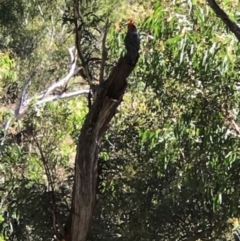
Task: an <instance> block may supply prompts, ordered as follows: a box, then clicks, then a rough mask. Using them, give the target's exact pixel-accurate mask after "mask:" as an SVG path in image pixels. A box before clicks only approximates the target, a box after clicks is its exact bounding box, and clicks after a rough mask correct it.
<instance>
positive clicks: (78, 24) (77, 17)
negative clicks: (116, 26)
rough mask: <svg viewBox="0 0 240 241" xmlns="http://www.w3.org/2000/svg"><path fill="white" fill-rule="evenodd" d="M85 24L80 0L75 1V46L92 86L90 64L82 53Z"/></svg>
mask: <svg viewBox="0 0 240 241" xmlns="http://www.w3.org/2000/svg"><path fill="white" fill-rule="evenodd" d="M82 24H84V23H83V18H82V14H81V12H80V9H79V0H74V25H75V31H76V36H75V45H76V48H77V52H78V56H79V58H80V60H81V62H82V67H83V71H84V74H85V75H86V77H87V81H88V83H89V84H90V86H92V78H91V74H90V71H89V68H88V64H87V61H85V59H84V56H83V53H82V48H81V46H80V42H81V35H82V32H81V25H82Z"/></svg>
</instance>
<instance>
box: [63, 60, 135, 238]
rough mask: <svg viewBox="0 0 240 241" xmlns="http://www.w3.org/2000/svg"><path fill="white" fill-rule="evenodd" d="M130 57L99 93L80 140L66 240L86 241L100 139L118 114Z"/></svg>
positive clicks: (94, 201) (121, 63)
mask: <svg viewBox="0 0 240 241" xmlns="http://www.w3.org/2000/svg"><path fill="white" fill-rule="evenodd" d="M128 63H129V59H128V56H124V57H121V58H120V59H119V61H118V63H117V65H116V67H114V69H113V70H112V72H111V74H110V76H109V78H108V79H107V80H106V81H105V82H104V83H103V84H102V85H101V86H100V87H99V91H98V93H97V96H96V98H95V101H94V102H93V105H92V106H91V108H90V110H89V113H88V115H87V116H86V119H85V122H84V124H83V127H82V130H81V134H80V136H79V139H78V146H77V155H76V161H75V178H74V185H73V197H72V207H71V214H70V216H69V222H68V224H67V227H66V233H65V237H64V240H66V241H85V240H86V238H87V234H88V231H89V229H90V227H91V222H92V218H93V214H94V208H95V204H96V192H97V178H98V172H97V169H98V168H97V167H98V153H99V150H100V146H101V140H102V137H103V135H104V133H105V132H106V130H107V129H108V126H109V122H110V121H111V119H112V118H113V116H114V115H115V112H116V109H117V107H118V106H119V104H120V103H121V101H122V97H123V95H124V92H125V90H126V87H127V82H126V79H127V77H128V76H129V75H130V73H131V72H132V70H133V69H134V66H132V65H129V64H128Z"/></svg>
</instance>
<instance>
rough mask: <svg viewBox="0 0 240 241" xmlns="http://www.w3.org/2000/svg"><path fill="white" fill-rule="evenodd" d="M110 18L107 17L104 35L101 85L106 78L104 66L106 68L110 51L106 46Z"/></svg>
mask: <svg viewBox="0 0 240 241" xmlns="http://www.w3.org/2000/svg"><path fill="white" fill-rule="evenodd" d="M109 26H110V24H109V19H107V22H106V24H105V29H104V35H103V40H102V62H101V69H100V77H99V84H100V85H101V84H102V83H103V80H104V79H103V78H104V68H105V62H106V60H107V56H108V51H107V48H106V37H107V32H108V29H109Z"/></svg>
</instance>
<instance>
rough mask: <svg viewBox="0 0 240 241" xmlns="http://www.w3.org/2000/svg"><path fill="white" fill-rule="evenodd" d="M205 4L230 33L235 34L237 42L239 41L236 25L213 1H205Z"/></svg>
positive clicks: (239, 29)
mask: <svg viewBox="0 0 240 241" xmlns="http://www.w3.org/2000/svg"><path fill="white" fill-rule="evenodd" d="M207 2H208V4H209V6H210V7H211V8H212V10H213V11H214V12H215V13H216V15H217V17H219V18H221V20H222V21H223V22H224V23H225V24H226V25H227V27H228V28H229V29H230V31H231V32H232V33H234V34H235V36H236V38H237V39H238V41H240V28H239V27H238V25H237V24H236V23H235V22H233V21H232V20H231V19H230V18H229V17H228V15H227V14H226V13H225V12H224V11H223V10H222V9H221V8H220V7H219V6H218V4H217V3H216V1H215V0H207Z"/></svg>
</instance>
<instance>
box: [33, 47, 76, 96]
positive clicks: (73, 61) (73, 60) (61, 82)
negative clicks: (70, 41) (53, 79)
mask: <svg viewBox="0 0 240 241" xmlns="http://www.w3.org/2000/svg"><path fill="white" fill-rule="evenodd" d="M68 52H69V54H70V59H71V60H70V61H71V67H70V71H69V72H68V74H67V75H66V76H65V77H64V78H63V79H61V80H59V81H58V82H57V83H55V84H53V85H52V86H50V87H49V88H47V89H46V90H44V91H43V92H42V93H41V94H42V97H41V96H39V97H38V98H39V99H40V98H44V97H45V96H46V95H47V94H49V93H50V92H51V91H53V90H54V89H56V88H57V87H60V86H63V85H65V84H66V83H67V82H68V81H69V80H70V79H71V77H72V76H73V75H74V73H75V69H76V64H77V58H76V57H75V56H76V50H75V47H71V48H69V49H68Z"/></svg>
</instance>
